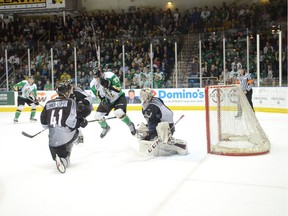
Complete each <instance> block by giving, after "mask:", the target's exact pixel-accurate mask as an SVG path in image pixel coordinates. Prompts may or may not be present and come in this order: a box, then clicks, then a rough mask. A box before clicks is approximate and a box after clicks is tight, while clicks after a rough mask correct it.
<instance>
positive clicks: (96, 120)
mask: <svg viewBox="0 0 288 216" xmlns="http://www.w3.org/2000/svg"><path fill="white" fill-rule="evenodd" d="M115 118H117V117H116V116H113V117H108V118H104V120H102V119H101V120H99V119H94V120H90V121H88V122H99V121H105V120H109V119H115Z"/></svg>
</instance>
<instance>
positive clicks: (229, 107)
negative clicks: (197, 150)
mask: <svg viewBox="0 0 288 216" xmlns="http://www.w3.org/2000/svg"><path fill="white" fill-rule="evenodd" d="M205 106H206V129H207V145H208V153H211V154H221V155H239V156H241V155H243V156H244V155H258V154H264V153H267V152H269V150H270V142H269V139H268V138H267V136H266V134H265V132H264V130H263V129H262V127H261V125H260V123H259V121H258V120H257V118H256V116H255V113H254V111H253V110H252V108H251V106H250V104H249V102H248V100H247V98H246V96H245V94H244V93H243V91H242V90H241V88H240V87H239V86H238V85H229V86H224V85H223V86H220V85H219V86H207V87H206V88H205Z"/></svg>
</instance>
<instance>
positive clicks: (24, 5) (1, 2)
mask: <svg viewBox="0 0 288 216" xmlns="http://www.w3.org/2000/svg"><path fill="white" fill-rule="evenodd" d="M45 7H46V0H0V10H1V9H3V10H4V9H6V10H7V9H28V8H29V9H30V8H45Z"/></svg>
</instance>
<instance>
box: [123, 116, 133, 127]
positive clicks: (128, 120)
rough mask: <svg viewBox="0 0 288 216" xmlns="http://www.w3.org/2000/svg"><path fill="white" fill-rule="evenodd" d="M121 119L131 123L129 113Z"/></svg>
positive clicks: (127, 123)
mask: <svg viewBox="0 0 288 216" xmlns="http://www.w3.org/2000/svg"><path fill="white" fill-rule="evenodd" d="M121 121H123V122H124V123H125V124H126V125H129V124H130V123H131V120H130V118H129V117H128V115H125V116H124V117H122V118H121Z"/></svg>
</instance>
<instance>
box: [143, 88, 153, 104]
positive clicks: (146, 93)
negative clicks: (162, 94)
mask: <svg viewBox="0 0 288 216" xmlns="http://www.w3.org/2000/svg"><path fill="white" fill-rule="evenodd" d="M152 97H153V91H152V89H150V88H143V89H141V91H140V99H141V101H142V102H143V103H145V102H147V101H150V100H151V99H152Z"/></svg>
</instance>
